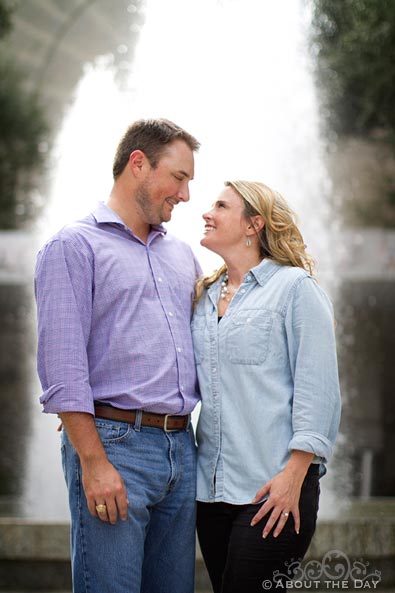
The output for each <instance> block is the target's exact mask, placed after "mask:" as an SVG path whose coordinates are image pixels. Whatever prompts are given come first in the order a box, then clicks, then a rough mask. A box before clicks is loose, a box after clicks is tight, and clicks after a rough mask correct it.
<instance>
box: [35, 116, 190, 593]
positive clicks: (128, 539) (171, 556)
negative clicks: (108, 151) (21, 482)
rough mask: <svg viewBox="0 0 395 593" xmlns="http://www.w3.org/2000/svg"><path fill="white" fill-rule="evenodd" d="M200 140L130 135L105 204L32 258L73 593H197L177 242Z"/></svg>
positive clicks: (141, 125) (140, 131) (45, 399)
mask: <svg viewBox="0 0 395 593" xmlns="http://www.w3.org/2000/svg"><path fill="white" fill-rule="evenodd" d="M198 148H199V143H198V142H197V140H196V139H195V138H194V137H193V136H191V135H190V134H188V133H187V132H186V131H185V130H183V129H182V128H180V127H178V126H176V125H175V124H173V123H172V122H170V121H168V120H162V119H159V120H140V121H137V122H135V123H134V124H132V125H131V126H130V127H129V128H128V130H127V132H126V134H125V135H124V137H123V138H122V140H121V142H120V144H119V146H118V149H117V152H116V155H115V160H114V165H113V174H114V185H113V188H112V191H111V194H110V197H109V200H108V202H107V205H105V204H101V205H100V206H99V207H98V209H97V210H96V211H95V212H93V213H92V214H90V215H89V216H87V217H86V218H85V219H83V220H81V221H79V222H76V223H74V224H71V225H69V226H66V227H65V228H63V229H62V230H61V231H60V232H59V233H58V234H57V235H55V236H54V237H53V238H52V239H51V240H50V241H49V242H48V243H47V244H46V245H45V246H44V247H43V249H42V250H41V251H40V253H39V255H38V261H37V268H36V278H35V288H36V299H37V305H38V340H39V343H38V371H39V375H40V379H41V383H42V387H43V395H42V396H41V402H42V404H43V406H44V411H45V412H48V413H56V414H58V415H59V416H60V418H61V421H62V424H63V431H62V461H63V468H64V473H65V478H66V483H67V486H68V491H69V503H70V510H71V520H72V521H71V548H72V550H71V551H72V569H73V591H74V593H88V592H89V593H189V592H190V593H192V592H193V589H194V563H195V535H194V526H195V444H194V437H193V431H192V429H191V427H190V413H191V411H192V410H193V408H194V407H195V405H196V403H197V401H198V395H197V391H196V376H195V368H194V359H193V352H192V344H191V336H190V329H189V324H190V316H191V305H192V298H193V292H194V282H195V279H196V277H197V275H198V274H199V273H200V268H199V265H198V264H197V262H196V260H195V258H194V256H193V254H192V252H191V249H190V248H189V247H188V246H187V245H185V244H184V243H182V242H181V241H178V240H176V239H175V238H173V237H171V236H169V235H168V234H167V233H166V230H165V229H164V227H162V226H161V223H162V222H166V221H169V220H170V218H171V214H172V210H173V208H174V206H176V205H177V204H178V203H179V202H187V201H188V200H189V186H188V184H189V181H190V180H191V179H192V178H193V175H194V158H193V152H194V151H196V150H197V149H198Z"/></svg>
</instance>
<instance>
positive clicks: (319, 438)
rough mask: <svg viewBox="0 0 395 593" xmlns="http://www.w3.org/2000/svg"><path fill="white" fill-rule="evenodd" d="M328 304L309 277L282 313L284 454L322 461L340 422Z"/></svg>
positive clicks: (333, 341) (329, 448)
mask: <svg viewBox="0 0 395 593" xmlns="http://www.w3.org/2000/svg"><path fill="white" fill-rule="evenodd" d="M334 329H335V328H334V318H333V309H332V305H331V303H330V301H329V299H328V297H327V296H326V294H325V292H324V291H323V290H322V289H321V288H320V287H319V286H318V285H317V284H316V282H314V280H313V279H312V278H310V277H306V278H303V279H301V281H300V282H299V283H298V284H297V286H296V287H295V289H294V293H293V295H292V297H291V298H290V302H289V305H288V310H287V314H286V332H287V340H288V349H289V358H290V365H291V372H292V375H293V380H294V394H293V408H292V427H293V437H292V439H291V441H290V443H289V446H288V449H289V450H290V451H291V450H294V449H297V450H302V451H308V452H310V453H314V455H315V461H320V462H323V463H326V462H328V460H329V459H330V457H331V455H332V450H333V445H334V442H335V439H336V435H337V432H338V428H339V422H340V388H339V378H338V367H337V357H336V342H335V331H334Z"/></svg>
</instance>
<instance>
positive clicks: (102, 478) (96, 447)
mask: <svg viewBox="0 0 395 593" xmlns="http://www.w3.org/2000/svg"><path fill="white" fill-rule="evenodd" d="M59 416H60V418H61V421H62V423H63V426H64V429H65V430H66V432H67V436H68V437H69V439H70V441H71V443H72V445H73V447H74V449H75V450H76V452H77V454H78V457H79V459H80V462H81V468H82V485H83V488H84V492H85V496H86V500H87V503H88V508H89V511H90V513H91V514H92V515H94V516H95V517H99V518H100V519H101V520H102V521H108V522H109V523H111V524H115V523H116V522H117V520H118V518H121V519H122V520H123V521H125V520H126V518H127V514H128V504H129V501H128V498H127V493H126V488H125V484H124V482H123V480H122V477H121V475H120V474H119V472H118V471H117V470H116V469H115V467H114V466H113V465H112V464H111V463H110V462H109V460H108V459H107V455H106V452H105V450H104V448H103V445H102V442H101V440H100V436H99V433H98V432H97V429H96V424H95V419H94V417H93V416H92V415H91V414H86V413H83V412H63V413H62V414H59Z"/></svg>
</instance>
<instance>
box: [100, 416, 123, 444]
mask: <svg viewBox="0 0 395 593" xmlns="http://www.w3.org/2000/svg"><path fill="white" fill-rule="evenodd" d="M95 423H96V429H97V432H98V433H99V436H100V439H101V441H102V443H103V444H111V443H119V442H122V441H124V440H127V438H128V436H129V434H130V433H131V430H132V427H131V425H130V424H128V423H127V422H117V421H115V420H103V419H102V418H96V420H95Z"/></svg>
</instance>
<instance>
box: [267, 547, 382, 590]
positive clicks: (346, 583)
mask: <svg viewBox="0 0 395 593" xmlns="http://www.w3.org/2000/svg"><path fill="white" fill-rule="evenodd" d="M368 566H369V562H367V561H364V560H362V559H359V560H353V561H352V562H351V560H350V559H349V558H348V556H347V555H346V554H345V553H344V552H341V551H339V550H330V551H329V552H327V553H326V554H325V556H324V557H323V559H322V561H321V562H320V561H318V560H310V561H309V562H307V563H306V564H305V565H304V567H303V566H302V564H301V562H300V561H296V560H291V561H290V562H287V563H286V567H287V568H286V571H285V572H280V571H279V570H275V571H274V573H273V580H265V581H263V582H262V589H265V590H268V589H272V588H273V589H376V587H377V585H378V584H379V583H380V582H381V572H380V571H379V570H373V571H369V569H368Z"/></svg>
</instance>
